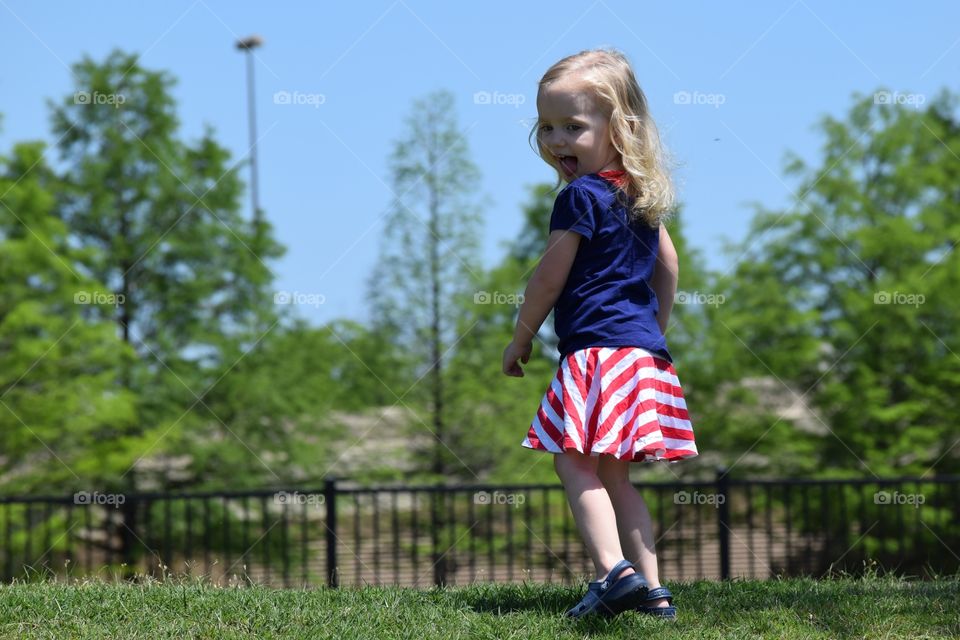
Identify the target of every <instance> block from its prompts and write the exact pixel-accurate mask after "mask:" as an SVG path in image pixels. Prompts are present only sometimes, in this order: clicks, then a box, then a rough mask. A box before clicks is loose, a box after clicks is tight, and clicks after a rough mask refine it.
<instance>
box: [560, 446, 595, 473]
mask: <svg viewBox="0 0 960 640" xmlns="http://www.w3.org/2000/svg"><path fill="white" fill-rule="evenodd" d="M597 462H598V461H597V459H596V457H594V456H589V455H586V454H583V453H580V452H579V451H564V452H563V453H558V454H555V455H554V456H553V468H554V469H555V470H556V472H557V476H559V477H560V480H563V479H564V478H565V477H567V476H571V475H592V476H596V475H597Z"/></svg>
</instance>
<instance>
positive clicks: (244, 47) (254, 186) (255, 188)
mask: <svg viewBox="0 0 960 640" xmlns="http://www.w3.org/2000/svg"><path fill="white" fill-rule="evenodd" d="M262 44H263V38H261V37H260V36H250V37H248V38H243V39H242V40H238V41H237V49H240V50H241V51H243V52H244V53H246V54H247V55H246V57H247V114H248V117H249V121H250V198H251V204H252V206H253V225H254V232H255V233H256V234H257V239H259V236H260V226H261V222H262V219H261V214H260V188H259V185H258V183H257V112H256V106H255V104H254V99H253V94H254V90H253V50H254V49H256V48H257V47H259V46H261V45H262ZM258 244H259V243H258Z"/></svg>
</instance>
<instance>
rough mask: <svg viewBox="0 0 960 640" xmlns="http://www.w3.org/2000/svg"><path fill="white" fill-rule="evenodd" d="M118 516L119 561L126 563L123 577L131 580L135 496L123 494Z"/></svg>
mask: <svg viewBox="0 0 960 640" xmlns="http://www.w3.org/2000/svg"><path fill="white" fill-rule="evenodd" d="M88 508H89V507H88ZM120 518H121V520H120V524H119V528H120V532H119V533H120V557H121V562H123V563H124V564H125V565H126V566H125V567H124V568H123V571H122V574H123V579H124V580H133V579H134V578H135V577H136V573H137V571H136V569H137V567H136V557H135V556H136V554H135V552H134V549H133V547H134V545H135V544H136V540H137V498H136V496H131V495H126V496H124V501H123V504H122V505H120ZM48 526H49V524H48Z"/></svg>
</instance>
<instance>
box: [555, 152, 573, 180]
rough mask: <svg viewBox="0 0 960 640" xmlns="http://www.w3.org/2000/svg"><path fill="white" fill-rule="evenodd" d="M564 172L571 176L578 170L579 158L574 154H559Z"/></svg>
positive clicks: (558, 158) (558, 157)
mask: <svg viewBox="0 0 960 640" xmlns="http://www.w3.org/2000/svg"><path fill="white" fill-rule="evenodd" d="M557 160H559V162H560V168H561V169H562V170H563V173H564V174H565V175H566V176H567V177H570V176H572V175H574V174H575V173H576V172H577V159H576V157H574V156H557Z"/></svg>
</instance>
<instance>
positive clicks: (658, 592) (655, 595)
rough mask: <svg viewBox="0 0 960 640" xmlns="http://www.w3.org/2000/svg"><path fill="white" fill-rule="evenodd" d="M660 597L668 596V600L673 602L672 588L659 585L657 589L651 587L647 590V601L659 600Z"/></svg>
mask: <svg viewBox="0 0 960 640" xmlns="http://www.w3.org/2000/svg"><path fill="white" fill-rule="evenodd" d="M660 598H666V599H667V602H669V603H670V604H673V594H672V593H670V589H667V588H666V587H657V588H656V589H650V590H649V591H647V600H646V601H647V602H650V601H651V600H659V599H660Z"/></svg>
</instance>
